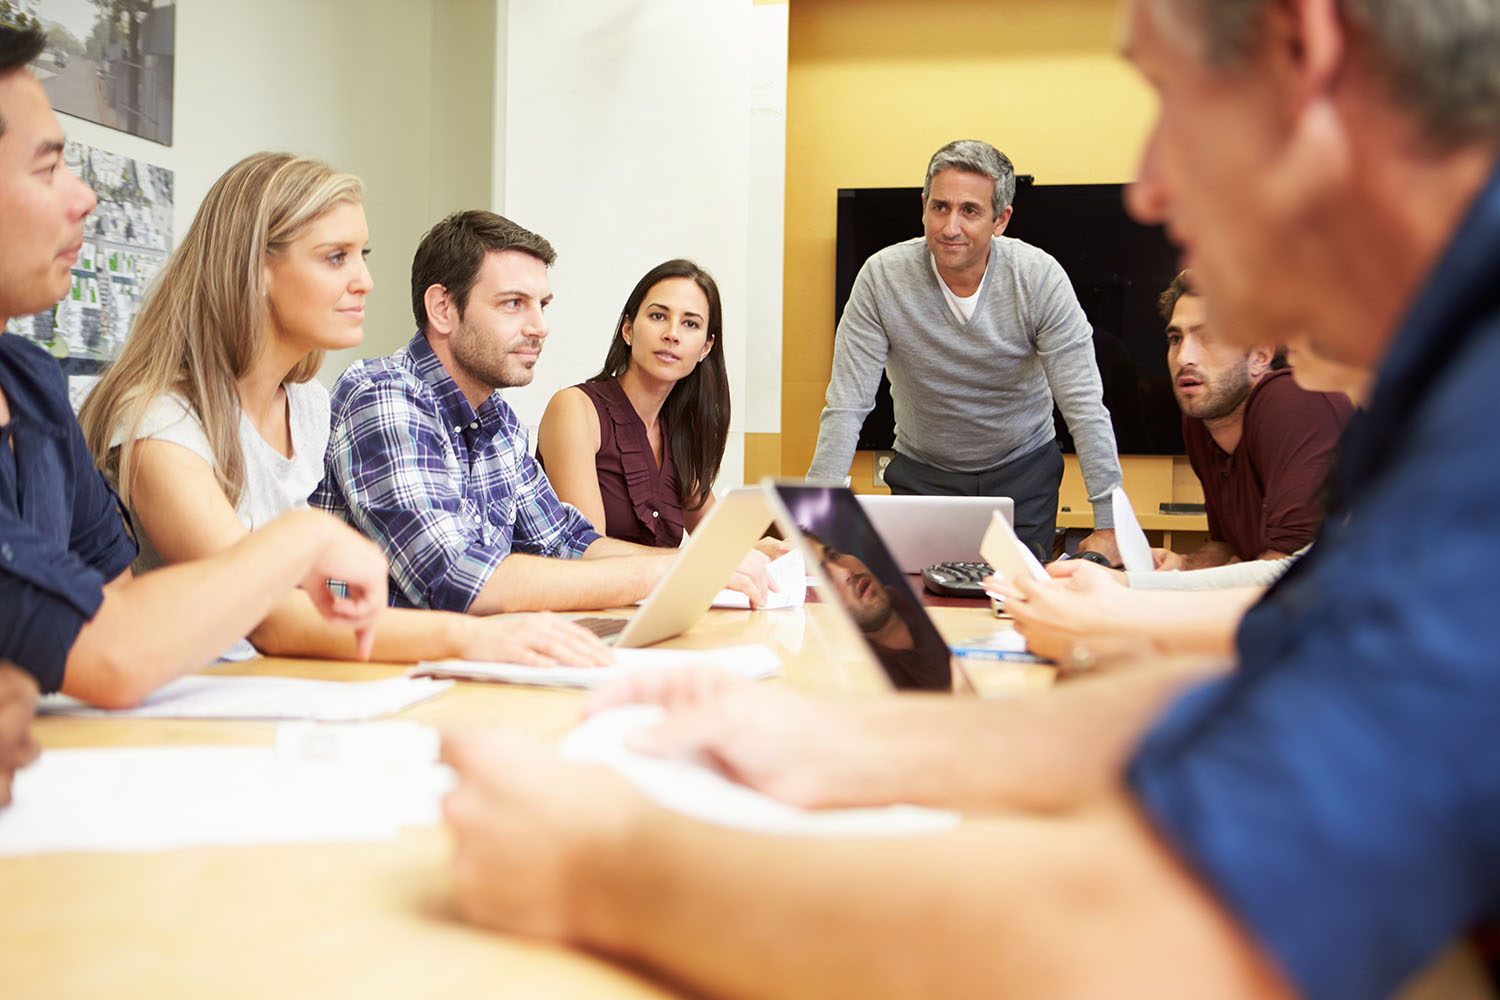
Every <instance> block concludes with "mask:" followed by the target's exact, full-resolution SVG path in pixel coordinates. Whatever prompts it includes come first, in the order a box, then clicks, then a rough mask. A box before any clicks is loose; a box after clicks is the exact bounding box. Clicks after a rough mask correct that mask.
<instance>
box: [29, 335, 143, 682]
mask: <svg viewBox="0 0 1500 1000" xmlns="http://www.w3.org/2000/svg"><path fill="white" fill-rule="evenodd" d="M0 390H4V392H5V398H6V401H7V403H8V404H9V406H10V422H9V423H8V424H6V425H4V426H3V427H0V659H6V660H10V661H11V662H13V663H15V664H16V665H17V666H19V667H21V668H22V669H23V670H26V671H28V672H30V673H31V674H32V675H33V676H34V677H36V679H37V683H38V684H39V685H40V686H41V688H42V690H43V691H44V692H47V691H56V690H57V689H58V688H59V687H61V686H62V681H63V668H64V666H65V665H66V663H67V660H68V651H69V650H70V649H72V647H73V641H74V640H75V639H76V638H77V636H78V632H79V630H80V629H81V628H83V626H84V623H85V622H87V621H88V620H89V619H90V618H92V617H93V616H94V613H95V612H97V611H98V610H99V605H100V604H101V603H102V602H103V600H104V584H105V582H106V581H109V580H113V579H114V578H115V577H117V576H119V575H120V574H121V573H123V572H124V571H125V570H126V569H127V568H129V566H130V563H131V560H133V559H134V558H135V542H134V541H132V540H131V538H130V535H129V534H128V533H127V532H126V529H125V522H124V520H123V515H122V512H121V509H120V503H119V500H118V498H116V496H115V494H114V491H113V490H111V489H110V488H109V486H108V485H106V484H105V482H104V477H103V476H102V475H100V474H99V472H98V470H97V469H95V468H94V464H93V459H92V458H91V457H90V455H89V450H88V446H87V445H85V444H84V442H83V432H82V431H81V430H80V429H79V427H78V421H77V420H75V419H74V417H73V410H72V408H71V407H70V406H69V404H68V390H67V384H66V382H65V380H64V379H63V375H62V372H61V371H60V370H59V369H58V367H57V362H56V361H54V360H53V359H52V358H51V357H49V356H48V355H47V353H46V352H45V351H43V350H42V349H41V348H40V347H37V346H36V345H35V344H32V343H30V342H29V341H26V340H23V339H22V338H20V337H17V336H15V335H14V334H4V335H0Z"/></svg>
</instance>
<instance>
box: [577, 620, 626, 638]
mask: <svg viewBox="0 0 1500 1000" xmlns="http://www.w3.org/2000/svg"><path fill="white" fill-rule="evenodd" d="M573 624H574V625H581V626H583V627H584V628H586V629H588V630H589V631H590V632H592V633H594V634H595V635H596V636H598V637H599V638H601V639H608V638H609V637H610V636H615V635H619V634H620V633H621V632H623V631H625V626H626V625H628V624H630V619H629V618H574V619H573Z"/></svg>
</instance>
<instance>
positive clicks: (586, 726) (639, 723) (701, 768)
mask: <svg viewBox="0 0 1500 1000" xmlns="http://www.w3.org/2000/svg"><path fill="white" fill-rule="evenodd" d="M662 716H663V711H662V709H661V708H660V707H659V706H656V705H624V706H621V707H619V708H612V709H610V710H608V711H606V712H601V713H599V714H598V715H595V716H593V717H592V718H590V719H588V720H586V721H585V722H583V723H582V724H581V725H579V726H578V728H576V729H574V730H573V731H572V732H571V733H569V734H568V735H567V736H566V737H564V738H563V741H562V743H561V744H559V746H558V752H559V753H561V754H562V756H563V757H565V758H567V759H568V760H575V761H581V762H591V763H593V762H597V763H601V764H607V765H609V766H610V767H612V768H614V769H615V770H616V771H618V772H620V774H622V775H623V776H624V777H625V778H626V779H627V780H628V781H630V782H631V783H632V784H634V785H635V786H636V787H637V788H639V789H640V790H641V791H642V792H643V793H644V794H645V795H647V796H648V797H650V798H652V799H654V800H655V801H656V802H658V803H659V804H661V805H663V806H665V807H666V808H668V809H672V810H674V811H676V812H680V813H683V814H685V815H688V816H692V817H693V818H694V819H699V820H703V821H704V822H706V823H715V824H717V825H719V826H729V827H734V828H736V829H740V830H750V831H753V832H755V833H770V834H787V835H797V836H826V837H859V836H868V837H877V836H899V835H903V834H921V833H938V832H941V831H943V830H951V829H953V828H954V827H955V826H957V825H958V822H959V815H958V814H957V813H953V812H946V811H942V810H938V809H924V808H921V807H918V806H904V805H898V806H883V807H879V808H873V809H799V808H798V807H796V806H791V805H787V804H786V803H785V802H780V801H777V800H776V799H773V798H771V797H770V796H768V795H763V794H761V793H760V792H757V791H755V790H754V789H751V788H747V787H746V786H744V785H741V784H738V783H736V782H733V781H730V780H729V779H728V778H726V777H724V776H723V775H722V774H720V773H719V772H718V771H716V770H715V769H714V768H713V767H712V766H710V765H708V764H707V763H705V762H704V761H703V760H701V759H698V758H694V757H689V756H679V757H652V756H649V755H647V754H643V753H638V752H637V751H634V750H631V749H629V748H628V747H626V746H625V738H626V736H627V734H629V733H633V732H636V731H637V730H640V729H645V728H648V727H650V726H653V725H655V724H656V723H657V722H659V721H661V718H662Z"/></svg>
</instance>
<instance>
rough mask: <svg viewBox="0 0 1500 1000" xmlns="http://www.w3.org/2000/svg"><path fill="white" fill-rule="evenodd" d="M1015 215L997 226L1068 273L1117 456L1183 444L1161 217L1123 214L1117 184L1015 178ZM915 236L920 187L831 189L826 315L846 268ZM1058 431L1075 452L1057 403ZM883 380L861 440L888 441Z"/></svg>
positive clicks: (847, 277) (1165, 451)
mask: <svg viewBox="0 0 1500 1000" xmlns="http://www.w3.org/2000/svg"><path fill="white" fill-rule="evenodd" d="M1018 180H1021V181H1022V183H1020V184H1018V185H1017V189H1016V197H1015V214H1014V215H1013V216H1012V217H1011V221H1010V225H1009V226H1008V227H1007V228H1006V231H1005V235H1007V236H1014V237H1015V238H1017V239H1021V240H1025V241H1026V242H1027V243H1030V244H1032V245H1034V246H1038V247H1041V248H1042V249H1043V250H1046V251H1047V252H1048V253H1050V254H1051V255H1052V256H1053V257H1056V258H1057V261H1058V263H1060V264H1061V265H1062V267H1063V270H1064V271H1066V272H1067V274H1068V277H1069V278H1070V279H1071V280H1072V282H1073V290H1074V292H1075V293H1076V294H1077V295H1078V301H1079V303H1080V304H1081V305H1082V306H1083V311H1084V313H1085V314H1086V315H1087V316H1088V320H1089V323H1090V325H1091V326H1092V327H1093V329H1094V356H1095V358H1096V360H1097V361H1098V364H1099V373H1100V376H1101V378H1102V380H1103V383H1104V403H1105V406H1107V407H1108V408H1109V413H1110V418H1111V420H1112V421H1113V423H1114V429H1115V440H1116V442H1117V444H1118V447H1119V450H1120V454H1122V455H1177V454H1181V453H1182V424H1181V418H1180V416H1179V413H1178V410H1177V403H1176V401H1175V400H1174V399H1173V398H1172V386H1171V380H1170V378H1169V377H1168V374H1167V360H1166V340H1165V338H1164V335H1163V332H1162V331H1163V327H1164V325H1165V324H1163V323H1162V321H1161V317H1160V316H1158V315H1157V312H1156V297H1157V295H1158V294H1160V293H1161V291H1162V290H1163V289H1164V288H1166V287H1167V285H1168V284H1169V283H1170V282H1171V280H1172V276H1173V275H1174V274H1176V273H1177V260H1178V255H1177V251H1176V250H1174V249H1173V248H1172V246H1171V244H1169V243H1168V242H1167V240H1166V237H1165V235H1164V234H1163V232H1162V230H1161V228H1160V227H1159V226H1142V225H1140V224H1139V223H1137V222H1135V221H1134V220H1133V219H1131V218H1130V217H1129V216H1128V215H1127V214H1126V213H1125V208H1124V203H1123V201H1122V200H1121V198H1122V196H1123V189H1122V186H1121V185H1119V184H1032V183H1026V181H1027V180H1028V179H1027V178H1024V177H1023V178H1018ZM921 235H922V189H921V188H917V187H911V188H841V189H840V190H839V193H838V242H837V249H836V266H835V288H834V298H835V306H834V319H835V322H837V319H838V318H839V317H840V316H842V315H843V313H844V303H846V302H847V301H848V300H849V292H850V289H852V288H853V287H854V276H855V275H856V274H858V273H859V269H860V267H861V266H863V264H864V262H865V260H866V259H868V258H869V257H870V255H872V254H874V253H875V252H876V251H877V250H880V249H881V248H882V247H886V246H890V245H891V244H892V243H899V242H901V241H902V240H907V239H911V238H912V237H913V236H921ZM1053 419H1054V421H1055V422H1056V425H1057V439H1058V443H1059V445H1060V446H1061V447H1062V450H1063V451H1064V452H1072V451H1073V440H1072V437H1071V436H1070V435H1069V434H1068V427H1067V424H1066V422H1065V421H1064V420H1063V419H1062V416H1061V414H1059V413H1057V412H1056V411H1055V410H1054V412H1053ZM894 435H895V420H894V416H893V414H892V411H891V400H890V384H889V383H888V382H887V381H886V380H885V379H884V377H882V378H881V384H880V396H879V398H878V399H877V401H876V404H875V409H874V410H872V411H871V412H870V415H869V417H868V418H867V419H866V420H865V424H864V427H863V429H862V430H861V431H860V438H859V447H860V448H862V449H864V448H873V449H888V448H890V447H891V444H892V442H893V441H894V440H895V437H894Z"/></svg>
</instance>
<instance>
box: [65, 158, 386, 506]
mask: <svg viewBox="0 0 1500 1000" xmlns="http://www.w3.org/2000/svg"><path fill="white" fill-rule="evenodd" d="M363 200H364V191H363V188H362V187H361V185H360V182H359V178H357V177H353V176H351V175H349V174H344V173H339V172H338V171H336V170H334V169H333V168H332V167H330V166H328V165H327V164H325V163H323V162H321V161H319V160H314V159H309V158H306V157H300V156H292V155H290V154H288V153H256V154H255V155H253V156H249V157H246V158H245V159H243V160H241V161H240V162H239V163H236V164H235V165H234V166H232V167H230V168H229V169H228V170H227V171H225V173H224V175H223V176H222V177H220V178H219V179H218V180H217V181H215V182H214V185H213V187H212V188H210V189H209V191H208V194H207V195H205V196H204V198H203V203H202V205H200V206H199V208H198V214H197V215H196V216H195V217H194V218H193V222H192V224H191V225H190V226H188V231H187V235H186V236H184V237H183V239H182V242H181V243H180V244H178V246H177V249H176V250H174V251H173V252H172V255H171V257H170V258H169V259H168V260H167V265H166V267H165V268H163V270H162V272H161V274H159V275H158V276H157V278H156V280H155V281H154V282H153V283H152V285H151V288H150V290H149V292H148V293H147V295H146V299H145V301H144V302H143V304H142V306H141V310H140V312H139V313H138V314H137V315H136V318H135V324H134V327H133V328H132V330H131V333H130V337H129V338H128V339H127V340H126V342H125V348H124V350H123V351H121V353H120V357H119V359H118V360H117V361H115V362H114V363H113V364H112V365H111V366H110V367H109V370H108V372H107V373H106V374H105V375H104V378H103V379H102V380H101V381H100V382H99V385H98V386H97V387H95V389H94V391H93V392H92V393H91V394H90V395H89V398H88V400H87V402H85V403H84V405H83V409H82V410H81V411H80V412H79V415H78V419H79V422H80V423H81V424H82V425H83V433H84V437H85V438H86V440H87V441H88V446H89V450H90V451H92V452H93V454H94V461H95V463H96V464H97V465H98V466H99V468H101V469H103V470H104V471H105V473H107V474H109V475H112V476H113V477H114V478H115V481H116V482H117V483H118V485H119V490H120V495H121V497H122V498H123V499H124V501H125V502H126V503H127V504H128V503H129V502H130V457H131V452H132V450H133V448H134V445H135V439H136V435H137V434H138V433H139V432H140V426H141V419H142V417H144V415H145V412H146V408H147V407H149V406H150V405H151V402H152V400H154V399H156V398H157V397H158V396H161V395H164V394H167V393H172V392H176V393H179V394H181V395H182V397H183V398H184V399H186V400H187V402H188V405H189V406H190V407H191V408H192V410H193V412H194V413H195V414H196V415H197V417H198V420H199V422H200V423H202V425H203V433H204V435H205V436H206V437H207V438H208V443H209V447H210V448H211V449H212V451H213V457H214V476H215V478H216V479H217V480H218V483H219V487H220V488H221V489H222V490H223V491H224V495H225V496H226V497H227V498H228V499H229V503H230V505H231V506H238V504H239V501H240V496H241V494H242V493H243V492H244V489H245V458H244V455H243V453H242V452H241V451H240V439H239V425H240V398H239V391H238V388H237V386H236V382H237V380H238V379H239V378H241V377H242V376H244V375H245V374H246V373H247V372H248V371H249V370H250V368H251V366H252V365H253V364H254V363H255V360H256V359H257V358H258V357H260V355H261V352H262V351H263V350H264V348H265V344H266V336H267V330H268V326H269V324H268V318H269V313H270V310H269V306H268V303H267V300H266V289H265V282H264V280H263V272H264V268H265V264H266V261H267V260H268V259H269V258H271V257H274V256H275V255H277V254H278V253H280V252H282V251H283V250H284V249H285V248H286V246H287V245H288V244H290V243H291V242H292V241H293V240H295V239H296V238H297V237H298V236H300V235H301V234H302V233H303V232H304V231H306V229H307V227H308V226H310V225H311V224H312V223H313V222H314V221H316V220H317V219H319V218H321V217H322V216H323V215H324V214H325V213H327V212H328V211H329V210H330V209H332V208H333V207H334V206H336V205H338V204H340V203H343V202H354V203H361V202H363ZM322 363H323V352H322V351H314V352H312V353H311V354H309V355H308V356H307V357H306V358H303V359H302V361H301V362H300V363H299V364H298V365H297V367H296V368H294V369H292V372H291V374H290V375H288V376H287V381H288V382H306V381H308V380H309V379H311V378H312V377H313V376H314V375H315V374H317V371H318V367H319V366H320V365H321V364H322ZM120 428H124V430H125V435H124V442H123V444H121V445H120V446H119V447H118V448H111V447H110V443H111V441H112V440H113V439H114V438H115V436H116V434H117V432H118V431H119V429H120Z"/></svg>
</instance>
